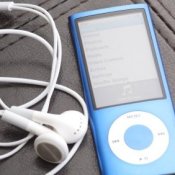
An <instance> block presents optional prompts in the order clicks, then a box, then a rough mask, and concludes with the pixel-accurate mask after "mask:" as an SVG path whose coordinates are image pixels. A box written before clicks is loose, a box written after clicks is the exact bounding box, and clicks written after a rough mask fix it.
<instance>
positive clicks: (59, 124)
mask: <svg viewBox="0 0 175 175" xmlns="http://www.w3.org/2000/svg"><path fill="white" fill-rule="evenodd" d="M10 110H11V111H13V112H15V113H17V114H19V115H21V116H23V117H26V118H28V119H30V120H32V121H34V122H37V123H40V124H44V125H48V126H49V127H51V128H52V129H53V130H54V131H56V132H57V133H59V134H60V135H61V136H62V137H63V138H64V139H65V141H66V142H67V143H68V144H70V143H75V142H77V141H78V140H80V139H81V138H82V137H83V136H84V135H85V133H86V131H87V127H88V122H87V119H86V117H85V116H84V115H83V114H82V113H80V112H78V111H73V110H70V111H66V112H63V113H62V114H60V115H56V114H49V113H43V112H40V111H34V110H30V109H25V108H19V107H15V106H13V107H12V108H11V109H10Z"/></svg>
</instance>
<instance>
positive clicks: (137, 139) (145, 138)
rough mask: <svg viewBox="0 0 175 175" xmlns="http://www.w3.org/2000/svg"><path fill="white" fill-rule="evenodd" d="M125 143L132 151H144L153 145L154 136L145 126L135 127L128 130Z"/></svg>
mask: <svg viewBox="0 0 175 175" xmlns="http://www.w3.org/2000/svg"><path fill="white" fill-rule="evenodd" d="M124 141H125V143H126V144H127V145H128V146H129V147H130V148H132V149H135V150H143V149H145V148H147V147H148V146H150V145H151V143H152V141H153V134H152V132H151V130H150V129H149V128H148V127H146V126H144V125H133V126H131V127H129V128H128V129H127V130H126V132H125V135H124Z"/></svg>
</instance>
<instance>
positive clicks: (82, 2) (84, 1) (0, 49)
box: [0, 0, 89, 51]
mask: <svg viewBox="0 0 175 175" xmlns="http://www.w3.org/2000/svg"><path fill="white" fill-rule="evenodd" d="M88 1H89V0H83V1H81V2H80V3H79V4H77V5H74V6H72V7H71V8H69V9H68V10H66V11H64V12H62V13H60V14H59V15H58V16H57V17H55V18H53V19H54V21H55V20H57V19H59V18H60V17H61V16H63V15H65V14H66V13H68V12H69V11H71V10H73V9H75V8H77V7H79V6H80V5H82V4H85V3H86V2H88ZM47 24H48V23H44V24H42V25H40V26H38V27H37V28H36V29H34V30H32V31H30V32H36V31H37V30H39V29H41V28H43V27H45V26H46V25H47ZM25 37H26V36H21V37H19V38H18V39H17V40H15V41H13V42H10V43H9V44H8V45H7V46H4V47H2V48H0V51H3V50H5V49H6V48H7V47H8V46H12V45H13V44H15V43H17V42H18V41H20V40H22V39H23V38H25Z"/></svg>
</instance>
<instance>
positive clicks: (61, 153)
mask: <svg viewBox="0 0 175 175" xmlns="http://www.w3.org/2000/svg"><path fill="white" fill-rule="evenodd" d="M1 119H2V120H4V121H6V122H8V123H10V124H12V125H15V126H17V127H19V128H21V129H24V130H26V131H28V132H30V133H32V134H34V135H38V137H37V138H36V140H35V142H34V149H35V151H36V153H37V154H38V156H40V157H41V158H42V159H44V160H46V161H48V162H51V163H60V162H62V161H63V160H65V158H66V157H67V155H68V153H69V149H68V145H67V144H71V143H75V142H77V141H78V140H79V139H81V138H82V137H83V136H84V135H85V133H86V131H87V125H88V124H87V120H86V118H85V117H84V115H83V114H82V113H80V112H78V111H66V112H64V113H62V114H61V115H54V114H48V113H43V112H39V111H34V110H30V109H24V108H19V107H12V108H11V109H10V110H5V111H4V113H3V115H2V118H1ZM44 125H45V126H44ZM47 126H48V127H47Z"/></svg>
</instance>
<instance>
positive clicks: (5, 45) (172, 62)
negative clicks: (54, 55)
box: [0, 0, 175, 175]
mask: <svg viewBox="0 0 175 175" xmlns="http://www.w3.org/2000/svg"><path fill="white" fill-rule="evenodd" d="M15 2H23V3H33V4H38V5H40V6H42V7H44V8H45V9H47V10H48V11H49V12H50V13H51V15H52V16H53V18H54V20H55V22H56V25H57V27H58V30H59V32H60V35H61V39H62V43H63V64H62V69H61V74H60V77H59V79H58V83H59V84H63V85H66V86H68V87H70V88H72V89H74V90H75V91H77V92H78V93H79V94H80V95H81V96H83V92H82V87H81V82H80V77H79V72H78V69H77V62H76V58H75V55H74V50H73V46H72V42H71V37H70V33H69V28H68V16H70V15H71V14H73V13H75V12H79V11H84V10H93V9H96V8H103V7H110V6H118V5H124V4H130V3H139V2H147V3H148V4H149V5H150V6H151V13H152V16H153V22H154V24H155V28H156V34H157V37H158V42H159V45H160V50H161V53H162V56H163V62H164V63H165V69H166V72H167V77H168V80H169V84H170V89H171V91H172V97H173V100H175V77H174V75H175V58H174V56H175V53H174V52H175V35H174V33H175V10H174V9H175V1H174V0H157V1H154V0H145V1H144V0H108V1H107V0H16V1H15ZM8 27H10V28H16V29H19V28H20V29H25V30H29V31H32V32H36V33H37V34H40V35H41V36H43V37H44V38H46V39H48V40H51V30H50V27H49V25H47V24H46V22H45V21H44V20H42V19H41V18H38V17H37V16H36V15H33V14H30V13H26V12H21V11H14V12H11V13H7V12H0V28H8ZM50 67H51V57H50V55H49V53H48V52H47V50H46V49H45V48H44V46H42V45H41V44H40V43H38V42H37V41H34V40H33V39H30V38H26V37H18V36H15V35H13V36H12V35H9V36H0V76H13V77H24V78H35V79H39V80H45V81H48V80H49V73H50ZM41 91H42V88H40V87H36V86H26V85H12V84H8V85H4V84H1V86H0V98H2V99H3V100H4V101H5V102H6V103H7V104H8V105H9V106H11V105H20V104H23V103H25V102H27V101H29V100H30V99H32V98H33V97H35V96H36V95H37V94H39V93H40V92H41ZM42 104H43V103H40V104H37V105H36V106H34V107H33V108H35V109H38V110H39V109H41V107H42ZM69 109H75V110H81V108H80V106H79V105H78V103H77V102H76V101H75V100H74V99H72V98H71V97H70V96H68V95H65V94H64V93H62V92H55V93H54V97H53V99H52V102H51V105H50V109H49V111H50V112H52V113H61V112H63V111H65V110H69ZM25 135H26V132H24V131H22V130H20V129H17V128H16V127H12V126H10V125H8V124H6V123H4V122H2V121H1V122H0V140H1V141H12V140H16V139H19V138H22V137H24V136H25ZM33 141H34V140H33V139H32V140H31V141H30V142H29V143H28V144H27V145H26V146H25V147H24V148H23V149H22V150H21V151H20V152H19V153H17V154H15V155H14V156H12V157H11V158H9V159H6V160H3V161H1V162H0V174H2V175H11V174H13V175H40V174H44V173H46V172H48V171H49V170H51V169H52V168H53V167H54V166H53V165H52V164H48V163H46V162H44V161H42V160H41V159H39V158H38V157H37V156H36V154H35V152H34V150H33ZM94 150H95V148H94V144H93V139H92V136H91V131H90V128H89V130H88V133H87V135H86V137H85V139H84V141H83V143H82V145H81V147H80V149H79V150H78V152H77V153H76V155H75V156H74V158H73V159H72V160H71V162H70V163H69V164H68V165H67V166H66V167H65V168H64V169H63V170H62V171H60V172H59V173H58V175H65V174H66V175H99V174H100V173H99V169H98V163H97V159H96V154H95V151H94ZM7 151H8V150H7V149H0V154H2V153H5V152H7Z"/></svg>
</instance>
